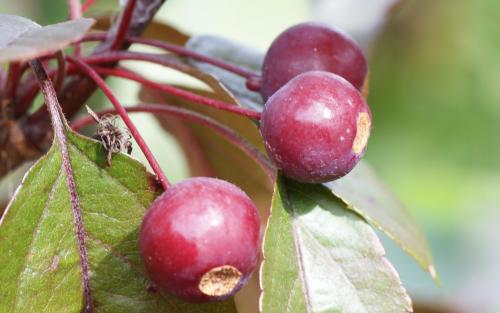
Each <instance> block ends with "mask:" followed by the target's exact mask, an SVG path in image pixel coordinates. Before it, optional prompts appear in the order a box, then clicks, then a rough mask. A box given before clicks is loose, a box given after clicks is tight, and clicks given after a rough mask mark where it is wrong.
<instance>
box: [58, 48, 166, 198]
mask: <svg viewBox="0 0 500 313" xmlns="http://www.w3.org/2000/svg"><path fill="white" fill-rule="evenodd" d="M67 60H68V61H69V62H71V63H72V64H74V65H75V66H77V67H78V68H79V69H80V70H81V71H82V72H83V73H84V74H85V75H87V76H88V77H89V78H91V79H92V80H93V81H94V82H95V83H96V85H97V86H98V87H99V88H100V89H101V90H102V91H103V92H104V94H105V95H106V96H107V97H108V99H109V101H111V103H112V104H113V106H114V107H115V109H116V111H117V112H118V114H119V115H120V117H121V118H122V120H123V122H124V123H125V125H126V126H127V128H128V129H129V131H130V134H131V135H132V137H134V139H135V141H136V142H137V145H138V146H139V148H140V149H141V151H142V153H144V156H145V157H146V159H147V160H148V162H149V165H151V168H152V169H153V172H154V173H155V174H156V175H157V176H158V179H159V180H160V183H161V184H162V186H163V189H164V190H167V189H168V187H169V185H170V183H169V181H168V179H167V177H166V176H165V174H164V173H163V171H162V169H161V167H160V165H159V164H158V161H156V159H155V157H154V155H153V153H152V152H151V150H150V149H149V147H148V145H147V144H146V142H145V141H144V139H143V138H142V136H141V134H140V133H139V130H138V129H137V128H136V127H135V125H134V123H133V122H132V120H131V119H130V117H129V116H128V114H127V111H126V110H125V108H124V107H123V106H122V105H121V103H120V102H119V101H118V99H117V98H116V97H115V95H114V94H113V92H112V91H111V88H109V86H108V85H107V84H106V82H105V81H104V80H103V79H102V78H101V77H100V76H99V74H98V73H97V72H96V71H94V70H93V69H92V68H91V67H90V66H89V65H87V64H86V63H85V62H83V61H82V60H80V59H76V58H73V57H71V56H67Z"/></svg>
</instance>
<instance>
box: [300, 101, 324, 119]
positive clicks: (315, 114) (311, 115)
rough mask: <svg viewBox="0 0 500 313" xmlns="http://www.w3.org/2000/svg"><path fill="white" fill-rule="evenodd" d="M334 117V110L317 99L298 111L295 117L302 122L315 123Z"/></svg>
mask: <svg viewBox="0 0 500 313" xmlns="http://www.w3.org/2000/svg"><path fill="white" fill-rule="evenodd" d="M332 118H333V112H332V110H331V109H330V108H329V107H328V106H327V105H325V104H324V103H323V102H321V101H315V102H313V103H311V105H309V106H307V107H306V108H302V109H300V110H298V111H297V113H296V115H295V119H296V120H297V121H301V122H309V123H315V122H319V121H323V120H329V119H332Z"/></svg>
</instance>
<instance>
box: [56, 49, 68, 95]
mask: <svg viewBox="0 0 500 313" xmlns="http://www.w3.org/2000/svg"><path fill="white" fill-rule="evenodd" d="M56 57H57V78H56V82H55V84H54V89H55V90H56V94H59V93H60V92H61V89H62V86H63V83H64V79H65V78H66V59H64V53H63V52H62V50H60V51H59V52H58V53H57V55H56Z"/></svg>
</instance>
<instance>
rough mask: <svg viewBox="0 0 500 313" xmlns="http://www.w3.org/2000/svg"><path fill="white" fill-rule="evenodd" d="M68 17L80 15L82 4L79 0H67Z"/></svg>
mask: <svg viewBox="0 0 500 313" xmlns="http://www.w3.org/2000/svg"><path fill="white" fill-rule="evenodd" d="M68 8H69V19H70V20H76V19H77V18H80V17H82V5H81V3H80V0H68Z"/></svg>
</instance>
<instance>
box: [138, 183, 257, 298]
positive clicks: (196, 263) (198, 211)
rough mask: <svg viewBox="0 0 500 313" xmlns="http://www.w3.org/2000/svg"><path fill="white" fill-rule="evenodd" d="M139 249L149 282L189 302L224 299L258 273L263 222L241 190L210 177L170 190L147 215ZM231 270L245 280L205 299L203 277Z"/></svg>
mask: <svg viewBox="0 0 500 313" xmlns="http://www.w3.org/2000/svg"><path fill="white" fill-rule="evenodd" d="M140 250H141V256H142V259H143V261H144V265H145V267H146V270H147V272H148V275H149V277H150V279H151V280H152V281H153V282H154V283H155V284H156V285H157V286H158V287H159V288H160V289H163V290H165V291H167V292H168V293H170V294H172V295H175V296H177V297H179V298H181V299H183V300H186V301H188V302H208V301H219V300H225V299H227V298H229V297H230V296H232V295H234V293H236V292H237V291H238V290H239V289H240V288H241V287H242V286H243V285H244V284H245V283H246V282H247V280H248V279H249V277H250V275H251V273H252V272H253V270H254V269H255V267H256V265H257V262H258V256H259V251H260V217H259V214H258V211H257V208H256V207H255V205H254V204H253V202H252V201H251V200H250V198H249V197H248V196H247V195H246V194H245V193H244V192H243V191H242V190H241V189H239V188H238V187H236V186H235V185H233V184H231V183H228V182H226V181H223V180H219V179H215V178H207V177H198V178H190V179H186V180H184V181H182V182H180V183H178V184H175V185H173V186H171V187H170V188H169V189H168V190H167V191H166V192H164V193H163V194H162V195H160V196H159V197H158V199H157V200H156V201H155V202H154V203H153V204H152V206H151V207H150V209H149V210H148V212H147V214H146V216H145V218H144V221H143V224H142V227H141V233H140ZM220 266H232V267H234V268H236V269H237V270H238V271H239V272H241V274H242V276H241V279H240V281H239V283H238V284H237V285H236V286H235V288H234V289H233V290H232V291H231V292H230V293H229V294H225V295H217V296H214V295H207V294H205V293H203V292H202V291H201V290H200V288H199V284H200V280H201V278H202V276H203V275H204V274H205V273H207V272H208V271H210V270H211V269H213V268H217V267H220Z"/></svg>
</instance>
